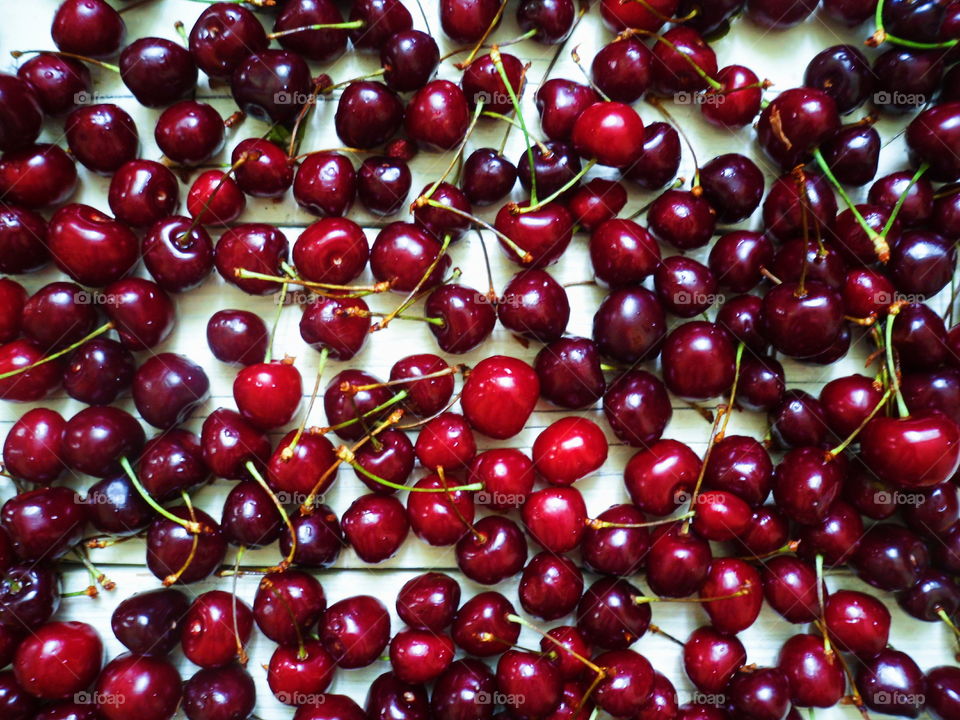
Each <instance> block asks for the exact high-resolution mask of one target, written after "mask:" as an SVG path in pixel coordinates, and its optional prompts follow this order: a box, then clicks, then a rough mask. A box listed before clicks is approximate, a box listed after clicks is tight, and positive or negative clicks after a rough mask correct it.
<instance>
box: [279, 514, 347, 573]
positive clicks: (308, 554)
mask: <svg viewBox="0 0 960 720" xmlns="http://www.w3.org/2000/svg"><path fill="white" fill-rule="evenodd" d="M291 525H292V526H293V533H292V534H291V532H290V528H289V527H284V528H283V529H282V531H281V534H280V552H282V553H283V555H284V557H291V555H292V557H293V562H295V563H296V564H297V565H300V566H301V567H306V568H317V569H323V568H327V567H329V566H330V565H332V564H333V563H335V562H336V561H337V557H338V556H339V555H340V550H341V549H342V548H343V532H342V531H341V529H340V522H339V521H338V520H337V515H336V513H334V512H333V510H331V509H330V508H329V507H327V506H326V505H316V506H314V508H313V513H312V514H310V515H298V516H296V517H295V518H293V519H292V521H291ZM294 537H295V538H296V547H294V545H293V538H294Z"/></svg>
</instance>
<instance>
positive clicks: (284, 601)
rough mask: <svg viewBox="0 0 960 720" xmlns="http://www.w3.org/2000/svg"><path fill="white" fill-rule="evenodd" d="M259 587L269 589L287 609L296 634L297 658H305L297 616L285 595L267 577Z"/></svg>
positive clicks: (305, 650) (305, 652)
mask: <svg viewBox="0 0 960 720" xmlns="http://www.w3.org/2000/svg"><path fill="white" fill-rule="evenodd" d="M260 587H262V588H264V589H265V590H269V591H270V593H271V594H272V595H273V596H274V597H275V598H276V599H277V601H278V602H279V603H280V604H281V605H283V609H284V610H286V611H287V614H288V615H289V616H290V624H291V625H293V632H294V634H295V635H296V636H297V658H298V659H300V660H306V659H307V648H306V646H304V644H303V633H302V632H301V631H300V623H299V622H297V616H296V614H295V613H294V612H293V608H292V607H290V603H289V602H287V598H286V596H285V595H284V594H283V593H281V592H280V591H279V590H277V587H276V585H274V584H273V581H272V580H271V579H270V578H268V577H265V578H262V579H261V580H260Z"/></svg>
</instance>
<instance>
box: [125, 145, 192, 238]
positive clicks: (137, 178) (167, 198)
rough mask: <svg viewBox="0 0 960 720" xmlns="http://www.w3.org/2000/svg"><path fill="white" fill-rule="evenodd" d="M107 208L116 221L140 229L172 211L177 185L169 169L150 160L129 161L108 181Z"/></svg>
mask: <svg viewBox="0 0 960 720" xmlns="http://www.w3.org/2000/svg"><path fill="white" fill-rule="evenodd" d="M108 201H109V203H110V209H111V210H112V211H113V214H114V215H115V216H116V218H117V220H119V221H120V222H122V223H125V224H127V225H130V226H131V227H136V228H142V227H147V226H149V225H152V224H153V223H155V222H157V221H158V220H161V219H162V218H165V217H167V216H168V215H171V214H173V212H174V211H175V210H176V208H177V205H178V204H179V202H180V186H179V185H178V184H177V178H176V176H174V174H173V172H171V171H170V169H169V168H167V167H165V166H164V165H161V164H160V163H157V162H153V161H152V160H131V161H130V162H128V163H125V164H124V165H122V166H121V167H120V168H119V169H118V170H117V172H116V173H114V176H113V178H112V179H111V180H110V192H109V195H108Z"/></svg>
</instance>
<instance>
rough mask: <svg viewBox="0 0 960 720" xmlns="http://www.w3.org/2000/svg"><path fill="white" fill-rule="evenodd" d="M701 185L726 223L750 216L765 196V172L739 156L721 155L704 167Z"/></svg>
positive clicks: (718, 215) (722, 220) (721, 219)
mask: <svg viewBox="0 0 960 720" xmlns="http://www.w3.org/2000/svg"><path fill="white" fill-rule="evenodd" d="M700 182H701V187H702V188H703V193H704V196H705V197H706V198H707V200H708V201H709V202H710V205H711V206H713V208H714V209H715V210H716V212H717V220H718V221H719V222H722V223H730V222H739V221H741V220H743V219H745V218H747V217H749V216H750V215H752V214H753V211H754V210H756V209H757V207H759V205H760V200H761V199H762V197H763V186H764V178H763V173H762V172H761V171H760V169H759V168H758V167H757V166H756V164H755V163H754V162H753V161H752V160H750V159H749V158H747V157H744V156H743V155H738V154H736V153H729V154H726V155H720V156H719V157H716V158H714V159H713V160H711V161H710V162H708V163H707V164H706V165H704V166H703V167H702V168H700Z"/></svg>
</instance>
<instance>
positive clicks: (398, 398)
mask: <svg viewBox="0 0 960 720" xmlns="http://www.w3.org/2000/svg"><path fill="white" fill-rule="evenodd" d="M409 394H410V393H409V392H408V391H406V390H401V391H400V392H398V393H397V394H396V395H394V396H393V397H391V398H390V399H389V400H385V401H384V402H382V403H380V404H379V405H377V406H376V407H375V408H373V409H372V410H367V411H366V412H365V413H363V415H361V416H360V417H353V418H350V419H349V420H344V421H343V422H342V423H337V424H336V425H328V426H327V427H325V428H317V429H315V430H311V432H313V433H316V434H318V435H325V434H327V433H328V432H335V431H337V430H342V429H343V428H345V427H349V426H351V425H356V424H357V423H358V422H360V418H361V417H362V418H364V419H367V418H370V417H372V416H375V415H379V414H380V413H382V412H383V411H384V410H386V409H388V408H391V407H393V406H394V405H396V404H397V403H400V402H403V401H404V400H406V399H407V395H409Z"/></svg>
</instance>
